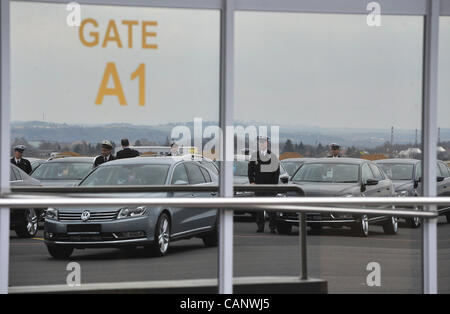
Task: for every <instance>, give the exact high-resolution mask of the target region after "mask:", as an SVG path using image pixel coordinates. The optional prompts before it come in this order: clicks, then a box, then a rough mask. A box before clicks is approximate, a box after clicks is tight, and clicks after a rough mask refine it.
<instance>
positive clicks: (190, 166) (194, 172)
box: [185, 162, 206, 184]
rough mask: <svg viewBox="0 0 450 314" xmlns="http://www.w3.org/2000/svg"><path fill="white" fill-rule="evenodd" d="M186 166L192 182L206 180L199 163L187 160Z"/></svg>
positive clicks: (203, 181)
mask: <svg viewBox="0 0 450 314" xmlns="http://www.w3.org/2000/svg"><path fill="white" fill-rule="evenodd" d="M185 166H186V170H187V173H188V177H189V183H190V184H200V183H205V182H206V181H205V178H204V177H203V175H202V172H201V170H200V167H199V166H198V165H196V164H194V163H192V162H187V163H186V164H185Z"/></svg>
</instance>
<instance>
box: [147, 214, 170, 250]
mask: <svg viewBox="0 0 450 314" xmlns="http://www.w3.org/2000/svg"><path fill="white" fill-rule="evenodd" d="M169 242H170V219H169V216H168V215H167V214H166V213H162V214H161V216H159V218H158V221H157V223H156V227H155V239H154V241H153V244H152V245H151V246H150V248H149V250H150V253H152V255H154V256H164V255H166V254H167V251H168V250H169Z"/></svg>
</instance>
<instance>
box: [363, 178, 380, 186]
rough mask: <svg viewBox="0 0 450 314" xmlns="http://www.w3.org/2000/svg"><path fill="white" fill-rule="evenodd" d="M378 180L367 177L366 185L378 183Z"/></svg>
mask: <svg viewBox="0 0 450 314" xmlns="http://www.w3.org/2000/svg"><path fill="white" fill-rule="evenodd" d="M378 182H379V181H378V180H374V179H367V181H366V185H377V184H378Z"/></svg>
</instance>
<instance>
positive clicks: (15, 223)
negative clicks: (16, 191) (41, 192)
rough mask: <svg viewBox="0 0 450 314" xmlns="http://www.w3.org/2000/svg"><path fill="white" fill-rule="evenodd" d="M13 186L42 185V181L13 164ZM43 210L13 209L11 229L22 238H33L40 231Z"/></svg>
mask: <svg viewBox="0 0 450 314" xmlns="http://www.w3.org/2000/svg"><path fill="white" fill-rule="evenodd" d="M9 184H10V185H11V186H13V187H14V186H40V185H41V183H40V182H39V181H38V180H36V179H34V178H32V177H30V176H29V175H28V174H26V173H25V172H24V171H23V170H22V169H20V168H18V167H16V166H15V165H11V170H10V182H9ZM42 213H43V210H38V209H34V208H27V209H13V210H11V223H10V229H11V230H14V231H15V232H16V234H17V236H18V237H20V238H32V237H34V236H35V235H36V233H37V231H38V224H39V220H40V218H41V216H42Z"/></svg>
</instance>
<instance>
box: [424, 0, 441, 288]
mask: <svg viewBox="0 0 450 314" xmlns="http://www.w3.org/2000/svg"><path fill="white" fill-rule="evenodd" d="M439 7H440V0H429V1H428V8H427V15H426V16H425V34H424V35H425V36H424V65H423V68H424V73H423V116H422V145H423V196H429V197H434V196H436V194H437V183H436V174H437V172H436V162H437V151H436V147H437V85H438V57H439V51H438V50H439ZM428 210H430V211H432V210H436V206H434V205H433V206H428ZM422 260H423V261H422V262H423V265H422V268H423V292H424V293H426V294H435V293H437V219H436V218H433V219H426V220H425V221H424V224H423V229H422Z"/></svg>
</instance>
